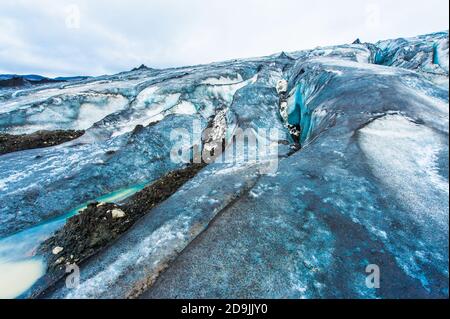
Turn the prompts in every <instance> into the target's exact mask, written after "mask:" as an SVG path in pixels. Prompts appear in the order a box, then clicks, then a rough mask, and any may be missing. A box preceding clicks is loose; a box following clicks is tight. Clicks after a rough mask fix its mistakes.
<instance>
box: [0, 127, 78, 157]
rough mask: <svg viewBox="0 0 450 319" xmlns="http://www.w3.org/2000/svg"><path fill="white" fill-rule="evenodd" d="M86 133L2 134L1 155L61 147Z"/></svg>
mask: <svg viewBox="0 0 450 319" xmlns="http://www.w3.org/2000/svg"><path fill="white" fill-rule="evenodd" d="M83 134H84V131H74V130H67V131H64V130H57V131H37V132H35V133H32V134H23V135H12V134H6V133H0V155H3V154H7V153H12V152H17V151H23V150H28V149H34V148H43V147H50V146H55V145H59V144H62V143H65V142H68V141H71V140H74V139H76V138H78V137H80V136H81V135H83Z"/></svg>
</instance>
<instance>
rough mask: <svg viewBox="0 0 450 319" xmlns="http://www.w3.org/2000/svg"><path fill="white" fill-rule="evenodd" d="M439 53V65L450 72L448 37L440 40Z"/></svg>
mask: <svg viewBox="0 0 450 319" xmlns="http://www.w3.org/2000/svg"><path fill="white" fill-rule="evenodd" d="M437 55H438V62H439V65H440V66H441V68H443V69H444V70H445V71H446V72H447V73H448V38H447V39H442V40H441V41H439V43H438V46H437Z"/></svg>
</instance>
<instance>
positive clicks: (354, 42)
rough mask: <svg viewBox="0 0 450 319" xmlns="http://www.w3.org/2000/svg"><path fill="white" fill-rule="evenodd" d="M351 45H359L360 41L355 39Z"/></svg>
mask: <svg viewBox="0 0 450 319" xmlns="http://www.w3.org/2000/svg"><path fill="white" fill-rule="evenodd" d="M352 44H361V40H360V39H359V38H358V39H356V40H355V41H353V43H352Z"/></svg>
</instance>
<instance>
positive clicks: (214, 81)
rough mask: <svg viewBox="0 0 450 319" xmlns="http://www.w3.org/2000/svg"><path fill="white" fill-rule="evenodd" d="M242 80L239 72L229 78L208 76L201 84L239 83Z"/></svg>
mask: <svg viewBox="0 0 450 319" xmlns="http://www.w3.org/2000/svg"><path fill="white" fill-rule="evenodd" d="M242 81H243V79H242V76H241V75H240V74H238V75H237V77H236V78H233V79H232V78H229V77H224V76H221V77H219V78H208V79H206V80H203V81H202V82H201V84H209V85H230V84H237V83H241V82H242Z"/></svg>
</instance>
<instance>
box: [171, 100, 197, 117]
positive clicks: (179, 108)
mask: <svg viewBox="0 0 450 319" xmlns="http://www.w3.org/2000/svg"><path fill="white" fill-rule="evenodd" d="M171 111H172V113H173V114H180V115H193V114H195V113H197V109H196V108H195V105H194V104H193V103H191V102H188V101H181V102H180V103H178V104H177V105H176V106H175V107H174V108H173V109H172V110H171Z"/></svg>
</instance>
